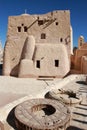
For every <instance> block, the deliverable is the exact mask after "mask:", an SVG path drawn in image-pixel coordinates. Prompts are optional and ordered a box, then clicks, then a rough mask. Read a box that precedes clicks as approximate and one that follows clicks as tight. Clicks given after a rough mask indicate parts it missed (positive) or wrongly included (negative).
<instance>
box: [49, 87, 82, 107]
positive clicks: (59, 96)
mask: <svg viewBox="0 0 87 130" xmlns="http://www.w3.org/2000/svg"><path fill="white" fill-rule="evenodd" d="M48 97H49V98H51V99H55V100H58V101H61V102H63V103H65V104H68V105H75V104H79V103H81V101H82V98H81V96H79V95H77V93H74V92H73V91H71V90H69V91H67V90H62V89H58V90H57V89H55V90H52V91H49V92H48Z"/></svg>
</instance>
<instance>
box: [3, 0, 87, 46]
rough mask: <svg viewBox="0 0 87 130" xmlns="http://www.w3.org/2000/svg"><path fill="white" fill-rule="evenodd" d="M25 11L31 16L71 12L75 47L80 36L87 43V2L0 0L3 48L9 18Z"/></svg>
mask: <svg viewBox="0 0 87 130" xmlns="http://www.w3.org/2000/svg"><path fill="white" fill-rule="evenodd" d="M25 9H27V13H29V14H44V13H47V12H50V11H53V10H70V12H71V25H72V28H73V43H74V46H77V44H78V43H77V42H78V37H79V36H80V35H83V36H84V37H85V41H87V0H0V39H1V41H2V44H3V47H4V45H5V41H6V33H7V25H8V16H14V15H21V14H23V13H24V12H25Z"/></svg>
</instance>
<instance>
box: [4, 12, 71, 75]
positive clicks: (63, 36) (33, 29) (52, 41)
mask: <svg viewBox="0 0 87 130" xmlns="http://www.w3.org/2000/svg"><path fill="white" fill-rule="evenodd" d="M71 53H72V27H71V23H70V12H69V11H68V10H65V11H53V12H50V13H47V14H43V15H30V14H22V15H20V16H10V17H9V19H8V31H7V40H6V44H5V49H4V64H3V74H4V75H13V76H18V77H45V76H46V77H63V76H65V75H66V74H67V73H68V72H69V71H70V55H71Z"/></svg>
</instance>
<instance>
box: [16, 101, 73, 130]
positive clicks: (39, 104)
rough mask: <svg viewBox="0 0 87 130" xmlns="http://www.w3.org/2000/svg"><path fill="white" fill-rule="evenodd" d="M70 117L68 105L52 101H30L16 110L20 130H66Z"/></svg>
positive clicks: (17, 124)
mask: <svg viewBox="0 0 87 130" xmlns="http://www.w3.org/2000/svg"><path fill="white" fill-rule="evenodd" d="M70 116H71V113H70V110H69V108H68V107H67V106H66V105H64V104H63V103H61V102H58V101H56V100H50V99H30V100H28V101H25V102H23V103H21V104H19V105H18V106H17V107H16V109H15V123H16V127H17V129H18V130H33V129H34V130H48V129H50V130H52V129H58V130H66V128H67V127H68V126H69V124H70Z"/></svg>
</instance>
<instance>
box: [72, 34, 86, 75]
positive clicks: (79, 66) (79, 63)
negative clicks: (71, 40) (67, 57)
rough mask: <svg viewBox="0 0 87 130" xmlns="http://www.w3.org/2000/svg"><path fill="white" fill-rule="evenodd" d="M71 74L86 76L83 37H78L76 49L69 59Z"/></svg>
mask: <svg viewBox="0 0 87 130" xmlns="http://www.w3.org/2000/svg"><path fill="white" fill-rule="evenodd" d="M71 62H72V70H71V71H72V72H73V73H80V74H87V43H86V42H84V37H83V36H80V37H79V39H78V48H77V49H76V51H75V52H74V55H73V56H72V58H71Z"/></svg>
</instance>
